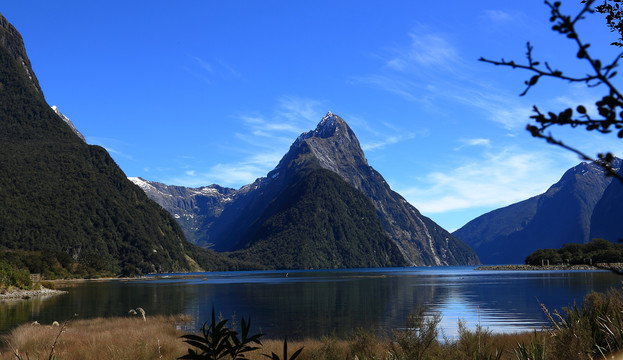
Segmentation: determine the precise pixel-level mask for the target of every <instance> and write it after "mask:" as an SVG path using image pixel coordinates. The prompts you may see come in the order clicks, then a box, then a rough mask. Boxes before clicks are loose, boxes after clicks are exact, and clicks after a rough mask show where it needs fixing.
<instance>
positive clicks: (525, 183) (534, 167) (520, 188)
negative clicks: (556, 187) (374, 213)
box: [398, 147, 568, 213]
mask: <svg viewBox="0 0 623 360" xmlns="http://www.w3.org/2000/svg"><path fill="white" fill-rule="evenodd" d="M567 165H568V164H567V163H564V164H561V162H560V161H556V160H555V159H554V158H552V157H551V156H549V155H548V154H547V153H544V152H540V151H532V152H531V151H526V150H525V149H520V148H515V147H507V148H502V149H497V151H495V152H494V151H489V152H487V153H485V155H484V156H483V157H481V158H478V159H477V158H473V159H472V160H470V161H468V162H466V163H464V164H462V165H460V166H458V167H456V168H454V169H451V170H448V171H444V172H441V171H436V172H431V173H429V174H427V175H425V176H424V177H422V178H421V179H418V185H417V186H414V187H410V188H404V189H398V191H399V192H400V193H401V194H402V195H403V196H405V198H407V199H408V201H409V202H410V203H411V204H413V205H414V206H415V207H417V208H418V209H419V210H420V211H422V212H423V213H441V212H446V211H452V210H458V209H466V208H471V207H479V206H480V207H482V206H489V207H500V206H505V205H508V204H511V203H514V202H517V201H521V200H525V199H527V198H529V197H532V196H534V195H536V194H539V193H542V192H543V191H545V190H546V189H547V188H548V187H549V186H550V185H552V184H553V183H555V182H556V181H557V180H558V179H559V178H560V176H561V175H562V174H563V173H564V171H565V170H566V169H567V168H568V166H567Z"/></svg>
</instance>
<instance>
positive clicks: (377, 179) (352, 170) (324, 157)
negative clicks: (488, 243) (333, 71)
mask: <svg viewBox="0 0 623 360" xmlns="http://www.w3.org/2000/svg"><path fill="white" fill-rule="evenodd" d="M308 149H309V152H308ZM308 153H309V155H308ZM291 159H292V160H291ZM288 161H289V162H290V163H292V162H294V163H295V164H303V163H305V162H317V163H318V165H319V166H320V167H322V168H324V169H327V170H330V171H332V172H334V173H336V174H338V175H340V176H341V177H342V178H343V179H344V180H345V181H346V182H348V183H349V184H351V185H352V186H354V187H355V188H356V189H358V190H359V191H361V192H362V193H363V194H364V195H366V196H367V197H368V198H369V199H370V200H371V201H372V203H373V204H374V206H375V208H376V211H377V214H378V217H379V219H380V220H381V222H382V224H383V228H384V229H385V230H386V231H387V233H388V235H389V237H390V238H391V239H392V240H393V241H394V242H395V243H396V245H398V247H399V249H400V251H401V253H402V254H403V256H404V257H405V259H406V260H407V261H408V262H409V263H410V264H411V265H457V264H475V263H478V258H477V256H475V254H474V252H473V251H472V250H471V249H470V248H469V247H468V246H465V244H463V243H462V242H460V241H458V240H457V239H456V238H455V237H454V236H453V235H451V234H450V233H449V232H447V231H446V230H444V229H443V228H441V227H440V226H439V225H437V224H435V223H434V222H433V221H432V220H430V219H429V218H427V217H425V216H422V214H420V212H419V211H418V210H417V209H416V208H415V207H413V206H412V205H411V204H409V203H408V202H407V201H406V200H405V199H404V198H403V197H402V196H400V195H399V194H398V193H396V192H395V191H393V190H391V188H390V187H389V185H388V184H387V182H386V181H385V179H384V178H383V176H381V174H379V173H378V172H377V171H376V170H374V169H373V168H372V167H371V166H370V165H368V162H367V160H366V158H365V156H364V153H363V151H362V149H361V146H360V144H359V140H358V139H357V137H356V136H355V134H354V132H353V131H352V130H351V128H350V127H349V126H348V124H346V122H345V121H344V120H343V119H342V118H340V117H339V116H337V115H334V114H332V113H330V112H329V113H328V114H327V115H326V116H325V117H324V118H323V119H322V120H321V121H320V123H319V124H318V126H317V127H316V129H315V130H313V131H310V132H307V133H304V134H302V135H301V136H300V137H299V138H298V139H297V140H296V142H295V143H294V144H293V145H292V147H291V148H290V151H289V152H288V154H287V155H286V156H285V157H284V159H283V160H282V162H281V163H280V165H279V166H278V168H281V167H283V166H284V165H285V164H284V163H285V162H288Z"/></svg>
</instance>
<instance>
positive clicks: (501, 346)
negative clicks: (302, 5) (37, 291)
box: [0, 289, 623, 360]
mask: <svg viewBox="0 0 623 360" xmlns="http://www.w3.org/2000/svg"><path fill="white" fill-rule="evenodd" d="M544 311H545V314H546V315H547V316H548V317H549V319H550V321H551V326H550V327H549V328H547V329H539V331H536V330H535V331H533V332H527V333H520V334H493V333H492V332H491V331H490V330H488V329H486V328H483V327H481V326H476V327H475V328H474V327H472V328H468V327H467V324H465V323H463V322H459V326H458V328H459V330H458V337H457V338H456V339H452V340H450V339H443V340H439V339H440V338H443V336H440V329H439V327H438V325H439V323H440V320H441V317H440V316H439V315H432V316H431V315H425V314H427V313H428V312H426V311H424V309H417V310H416V311H414V312H413V313H412V314H411V315H410V316H409V317H408V318H407V319H406V322H405V326H404V327H403V329H402V330H394V331H393V332H392V335H391V337H390V338H385V337H379V336H376V335H375V334H374V333H373V332H372V331H365V330H357V331H354V332H353V334H352V335H351V336H349V337H346V338H336V337H323V338H321V339H307V340H298V341H293V340H290V341H289V342H288V349H289V351H288V355H291V354H292V353H293V352H294V351H295V350H297V349H299V348H301V347H303V348H304V350H303V352H302V353H301V354H300V356H299V357H298V358H297V359H298V360H311V359H314V360H315V359H320V360H342V359H358V360H363V359H370V360H371V359H384V360H412V359H416V360H417V359H444V360H445V359H450V360H453V359H455V360H463V359H465V360H472V359H474V360H475V359H516V360H522V359H526V360H527V359H533V360H538V359H542V360H545V359H550V360H557V359H561V360H562V359H564V360H568V359H620V358H621V357H618V356H614V357H613V356H611V355H608V354H612V353H617V352H619V351H621V350H622V349H623V315H622V314H623V290H621V289H617V290H611V291H609V292H608V293H607V294H599V293H591V294H589V295H587V296H586V298H585V299H584V302H583V304H582V305H581V306H576V305H574V306H571V307H569V308H566V309H563V310H561V311H560V312H558V311H556V310H553V311H551V312H550V311H548V310H547V309H544ZM188 320H189V319H188V318H187V317H184V316H168V317H166V316H149V315H148V316H147V317H146V318H145V319H143V318H142V317H141V316H140V315H139V316H132V317H130V316H129V317H124V318H99V319H93V320H73V321H70V322H69V323H68V324H67V325H66V326H63V325H62V324H60V325H56V326H53V325H51V324H41V325H38V324H25V325H22V326H20V327H18V328H16V329H14V330H13V331H12V332H11V333H10V334H8V335H6V336H5V337H4V338H3V341H2V345H1V346H2V347H1V348H0V360H4V359H48V358H50V354H51V352H52V351H53V354H54V355H55V356H56V359H176V358H178V357H180V356H183V355H185V354H187V353H188V349H189V348H193V347H192V346H191V345H189V344H187V343H184V342H183V339H182V338H181V336H182V335H186V334H185V333H183V332H182V331H180V330H177V328H178V327H177V325H180V324H181V323H184V322H186V321H188ZM227 324H228V325H229V324H230V323H227ZM470 325H473V324H470ZM268 335H270V334H268ZM261 340H262V346H261V347H260V348H259V349H257V350H254V351H252V352H249V353H246V354H245V355H246V356H247V358H248V359H252V360H256V359H266V357H264V356H263V355H262V354H271V353H276V354H280V356H281V354H282V351H283V342H282V340H272V339H261ZM52 349H53V350H52ZM195 350H197V349H195ZM223 359H229V357H227V356H225V357H223Z"/></svg>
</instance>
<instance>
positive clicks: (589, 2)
mask: <svg viewBox="0 0 623 360" xmlns="http://www.w3.org/2000/svg"><path fill="white" fill-rule="evenodd" d="M619 2H620V1H618V0H604V3H603V4H602V5H599V6H597V7H593V5H594V3H595V0H584V1H582V3H583V4H584V5H583V7H582V9H581V10H580V11H579V13H578V14H577V15H575V16H571V15H567V14H564V13H563V12H561V9H560V6H561V3H560V2H559V1H556V2H554V3H551V2H549V1H545V4H546V5H547V6H548V7H549V9H550V18H549V20H550V22H552V23H553V26H552V30H553V31H554V32H557V33H559V34H560V35H563V36H565V37H566V38H567V39H569V40H570V41H572V42H573V43H574V44H575V46H576V47H577V54H576V56H577V58H578V59H581V60H584V61H585V63H586V65H587V69H588V71H587V73H586V75H568V74H567V73H565V72H563V70H560V69H558V68H556V67H554V66H553V65H551V64H550V63H549V62H547V61H545V62H543V63H542V62H541V61H537V60H536V59H535V58H534V56H533V50H534V48H533V46H532V45H531V44H530V42H528V43H527V51H526V59H527V63H516V62H515V61H513V60H511V61H506V60H504V59H502V60H500V61H495V60H488V59H485V58H480V61H484V62H486V63H490V64H494V65H501V66H507V67H511V68H513V69H522V70H526V71H528V72H530V73H531V74H532V75H531V77H530V78H529V79H528V80H526V81H525V86H526V87H525V90H524V91H523V92H522V93H521V96H523V95H525V94H527V93H528V91H529V90H530V89H531V88H532V87H533V86H535V85H536V84H537V83H538V82H539V80H540V79H541V78H547V77H550V78H555V79H559V80H563V81H567V82H569V83H581V84H585V85H586V86H588V87H591V88H596V87H599V88H602V89H604V92H605V94H604V95H603V96H602V97H601V99H599V100H598V101H596V102H595V110H596V113H597V114H598V115H593V113H592V112H591V111H589V110H588V109H587V107H586V106H585V105H584V104H578V105H577V106H575V109H574V108H571V107H570V108H567V109H564V110H562V111H547V112H545V111H541V109H539V108H538V107H537V106H536V105H535V106H534V107H533V111H534V115H532V116H531V117H530V118H531V119H533V121H534V122H533V123H531V124H528V125H527V127H526V129H527V130H528V131H529V132H530V133H531V134H532V136H534V137H536V138H540V139H544V140H546V141H547V142H548V143H550V144H554V145H558V146H560V147H563V148H565V149H567V150H570V151H572V152H574V153H576V154H578V155H579V156H580V157H581V158H582V159H583V160H586V161H592V162H594V163H596V164H598V165H600V166H602V167H603V168H604V169H605V170H606V173H607V175H608V176H614V177H617V178H618V179H619V180H621V181H623V176H621V175H620V174H618V173H617V172H616V169H615V168H614V167H613V166H612V161H613V160H614V155H613V154H612V153H610V152H602V153H598V154H597V157H592V156H589V155H588V154H586V153H584V152H582V151H580V150H578V149H577V148H575V147H572V146H570V145H567V144H565V143H564V142H563V141H562V140H560V139H557V138H554V137H553V136H552V134H551V133H549V130H550V129H551V128H552V127H554V126H569V127H572V128H577V127H579V128H584V129H585V130H587V131H597V132H600V133H602V134H607V133H611V132H617V136H618V137H619V138H623V95H622V94H621V92H620V91H619V90H618V89H617V87H616V86H615V84H614V82H613V80H614V78H615V77H616V75H617V71H616V69H617V67H618V65H619V60H620V59H621V56H622V55H623V52H621V53H617V54H616V55H615V56H614V57H613V58H612V60H610V61H607V62H604V61H602V60H600V59H598V58H595V57H594V56H592V55H591V52H590V50H589V47H590V43H587V42H585V41H583V40H582V38H581V37H580V34H578V32H577V30H576V25H577V23H578V22H579V21H581V20H583V19H585V18H586V16H587V15H590V14H592V13H594V12H599V13H602V14H605V15H606V22H607V25H608V27H609V28H610V29H611V31H616V32H618V33H619V35H620V36H621V37H620V38H619V40H618V41H616V42H613V43H612V45H615V46H622V45H623V43H622V41H621V39H623V26H622V24H621V16H622V14H623V11H622V10H621V6H620V4H619Z"/></svg>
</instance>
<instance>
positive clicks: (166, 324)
mask: <svg viewBox="0 0 623 360" xmlns="http://www.w3.org/2000/svg"><path fill="white" fill-rule="evenodd" d="M188 320H189V319H188V317H185V316H150V317H147V319H146V321H143V320H142V318H141V317H132V318H97V319H89V320H75V321H72V322H70V323H69V324H68V325H67V326H66V328H65V329H64V331H63V332H62V333H60V336H58V335H59V331H60V327H59V326H51V325H45V324H42V325H40V326H31V325H30V324H28V325H22V326H19V327H17V328H16V329H14V330H13V331H12V332H11V333H10V334H8V335H6V336H5V337H4V338H3V344H2V348H0V359H2V360H4V359H13V360H15V359H16V356H15V352H17V353H18V354H19V355H20V356H21V357H22V358H23V359H48V358H49V355H50V351H51V347H52V345H53V344H54V341H55V339H56V338H57V336H58V341H57V342H56V344H55V348H54V356H55V358H56V359H67V360H73V359H176V358H177V357H179V356H180V355H182V354H183V353H184V352H185V351H186V349H187V347H186V346H185V344H184V343H183V342H182V341H181V340H180V336H181V335H182V332H181V331H180V330H176V325H178V324H180V323H184V322H187V321H188Z"/></svg>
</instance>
